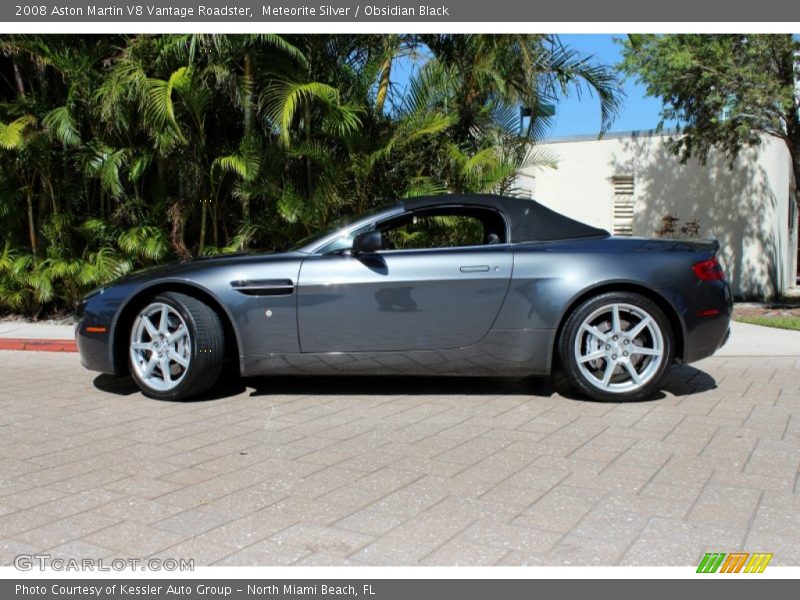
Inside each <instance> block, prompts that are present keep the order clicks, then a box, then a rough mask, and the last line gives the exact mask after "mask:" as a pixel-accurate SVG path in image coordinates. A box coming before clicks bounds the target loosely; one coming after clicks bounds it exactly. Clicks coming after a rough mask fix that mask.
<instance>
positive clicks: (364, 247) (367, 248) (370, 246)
mask: <svg viewBox="0 0 800 600" xmlns="http://www.w3.org/2000/svg"><path fill="white" fill-rule="evenodd" d="M378 250H383V234H382V233H381V232H380V231H365V232H363V233H359V234H358V235H357V236H356V237H355V239H354V240H353V254H371V253H372V252H377V251H378Z"/></svg>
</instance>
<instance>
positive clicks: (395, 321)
mask: <svg viewBox="0 0 800 600" xmlns="http://www.w3.org/2000/svg"><path fill="white" fill-rule="evenodd" d="M512 265H513V253H512V252H511V247H510V246H509V245H507V244H496V245H476V246H468V247H441V248H411V249H394V250H382V251H378V252H374V253H368V254H359V255H356V256H353V255H350V254H349V253H335V254H327V255H326V254H322V255H312V256H309V257H308V258H306V259H305V260H304V261H303V264H302V266H301V268H300V276H299V285H298V288H297V290H298V292H297V293H298V296H297V302H298V329H299V338H300V348H301V351H302V352H376V351H409V350H438V349H448V348H460V347H464V346H469V345H471V344H474V343H476V342H478V341H479V340H480V339H481V338H483V337H484V336H485V335H486V333H487V332H488V331H489V329H490V328H491V326H492V323H493V322H494V320H495V318H496V317H497V314H498V312H499V311H500V307H501V306H502V304H503V300H504V299H505V295H506V292H507V290H508V286H509V281H510V278H511V269H512Z"/></svg>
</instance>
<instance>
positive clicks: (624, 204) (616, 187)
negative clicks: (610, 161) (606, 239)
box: [611, 176, 635, 235]
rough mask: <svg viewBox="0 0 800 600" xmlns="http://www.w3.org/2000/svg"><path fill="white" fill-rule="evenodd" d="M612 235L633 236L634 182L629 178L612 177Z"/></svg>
mask: <svg viewBox="0 0 800 600" xmlns="http://www.w3.org/2000/svg"><path fill="white" fill-rule="evenodd" d="M611 183H612V186H613V198H612V205H613V211H614V214H613V219H612V220H613V229H614V235H633V204H634V198H635V196H634V195H633V190H634V182H633V177H630V176H616V177H612V179H611Z"/></svg>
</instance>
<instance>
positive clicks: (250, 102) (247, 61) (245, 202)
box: [242, 52, 255, 225]
mask: <svg viewBox="0 0 800 600" xmlns="http://www.w3.org/2000/svg"><path fill="white" fill-rule="evenodd" d="M254 86H255V83H254V81H253V57H252V55H251V54H250V53H249V52H245V55H244V87H245V90H244V92H245V93H244V140H245V143H247V142H248V141H249V140H250V137H251V136H252V135H253V106H254V104H255V102H254V99H253V92H254ZM242 221H243V222H244V224H245V225H247V224H249V223H250V196H249V194H243V195H242Z"/></svg>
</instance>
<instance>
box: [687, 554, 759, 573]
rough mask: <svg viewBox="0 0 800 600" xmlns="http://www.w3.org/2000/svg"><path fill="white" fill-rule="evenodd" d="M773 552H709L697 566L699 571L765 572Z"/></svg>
mask: <svg viewBox="0 0 800 600" xmlns="http://www.w3.org/2000/svg"><path fill="white" fill-rule="evenodd" d="M772 556H773V554H772V553H767V552H754V553H752V554H751V553H749V552H731V553H728V554H726V553H725V552H707V553H706V555H705V556H704V557H703V560H701V561H700V564H699V565H698V566H697V572H698V573H763V572H764V569H766V568H767V565H768V564H769V561H771V560H772Z"/></svg>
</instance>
